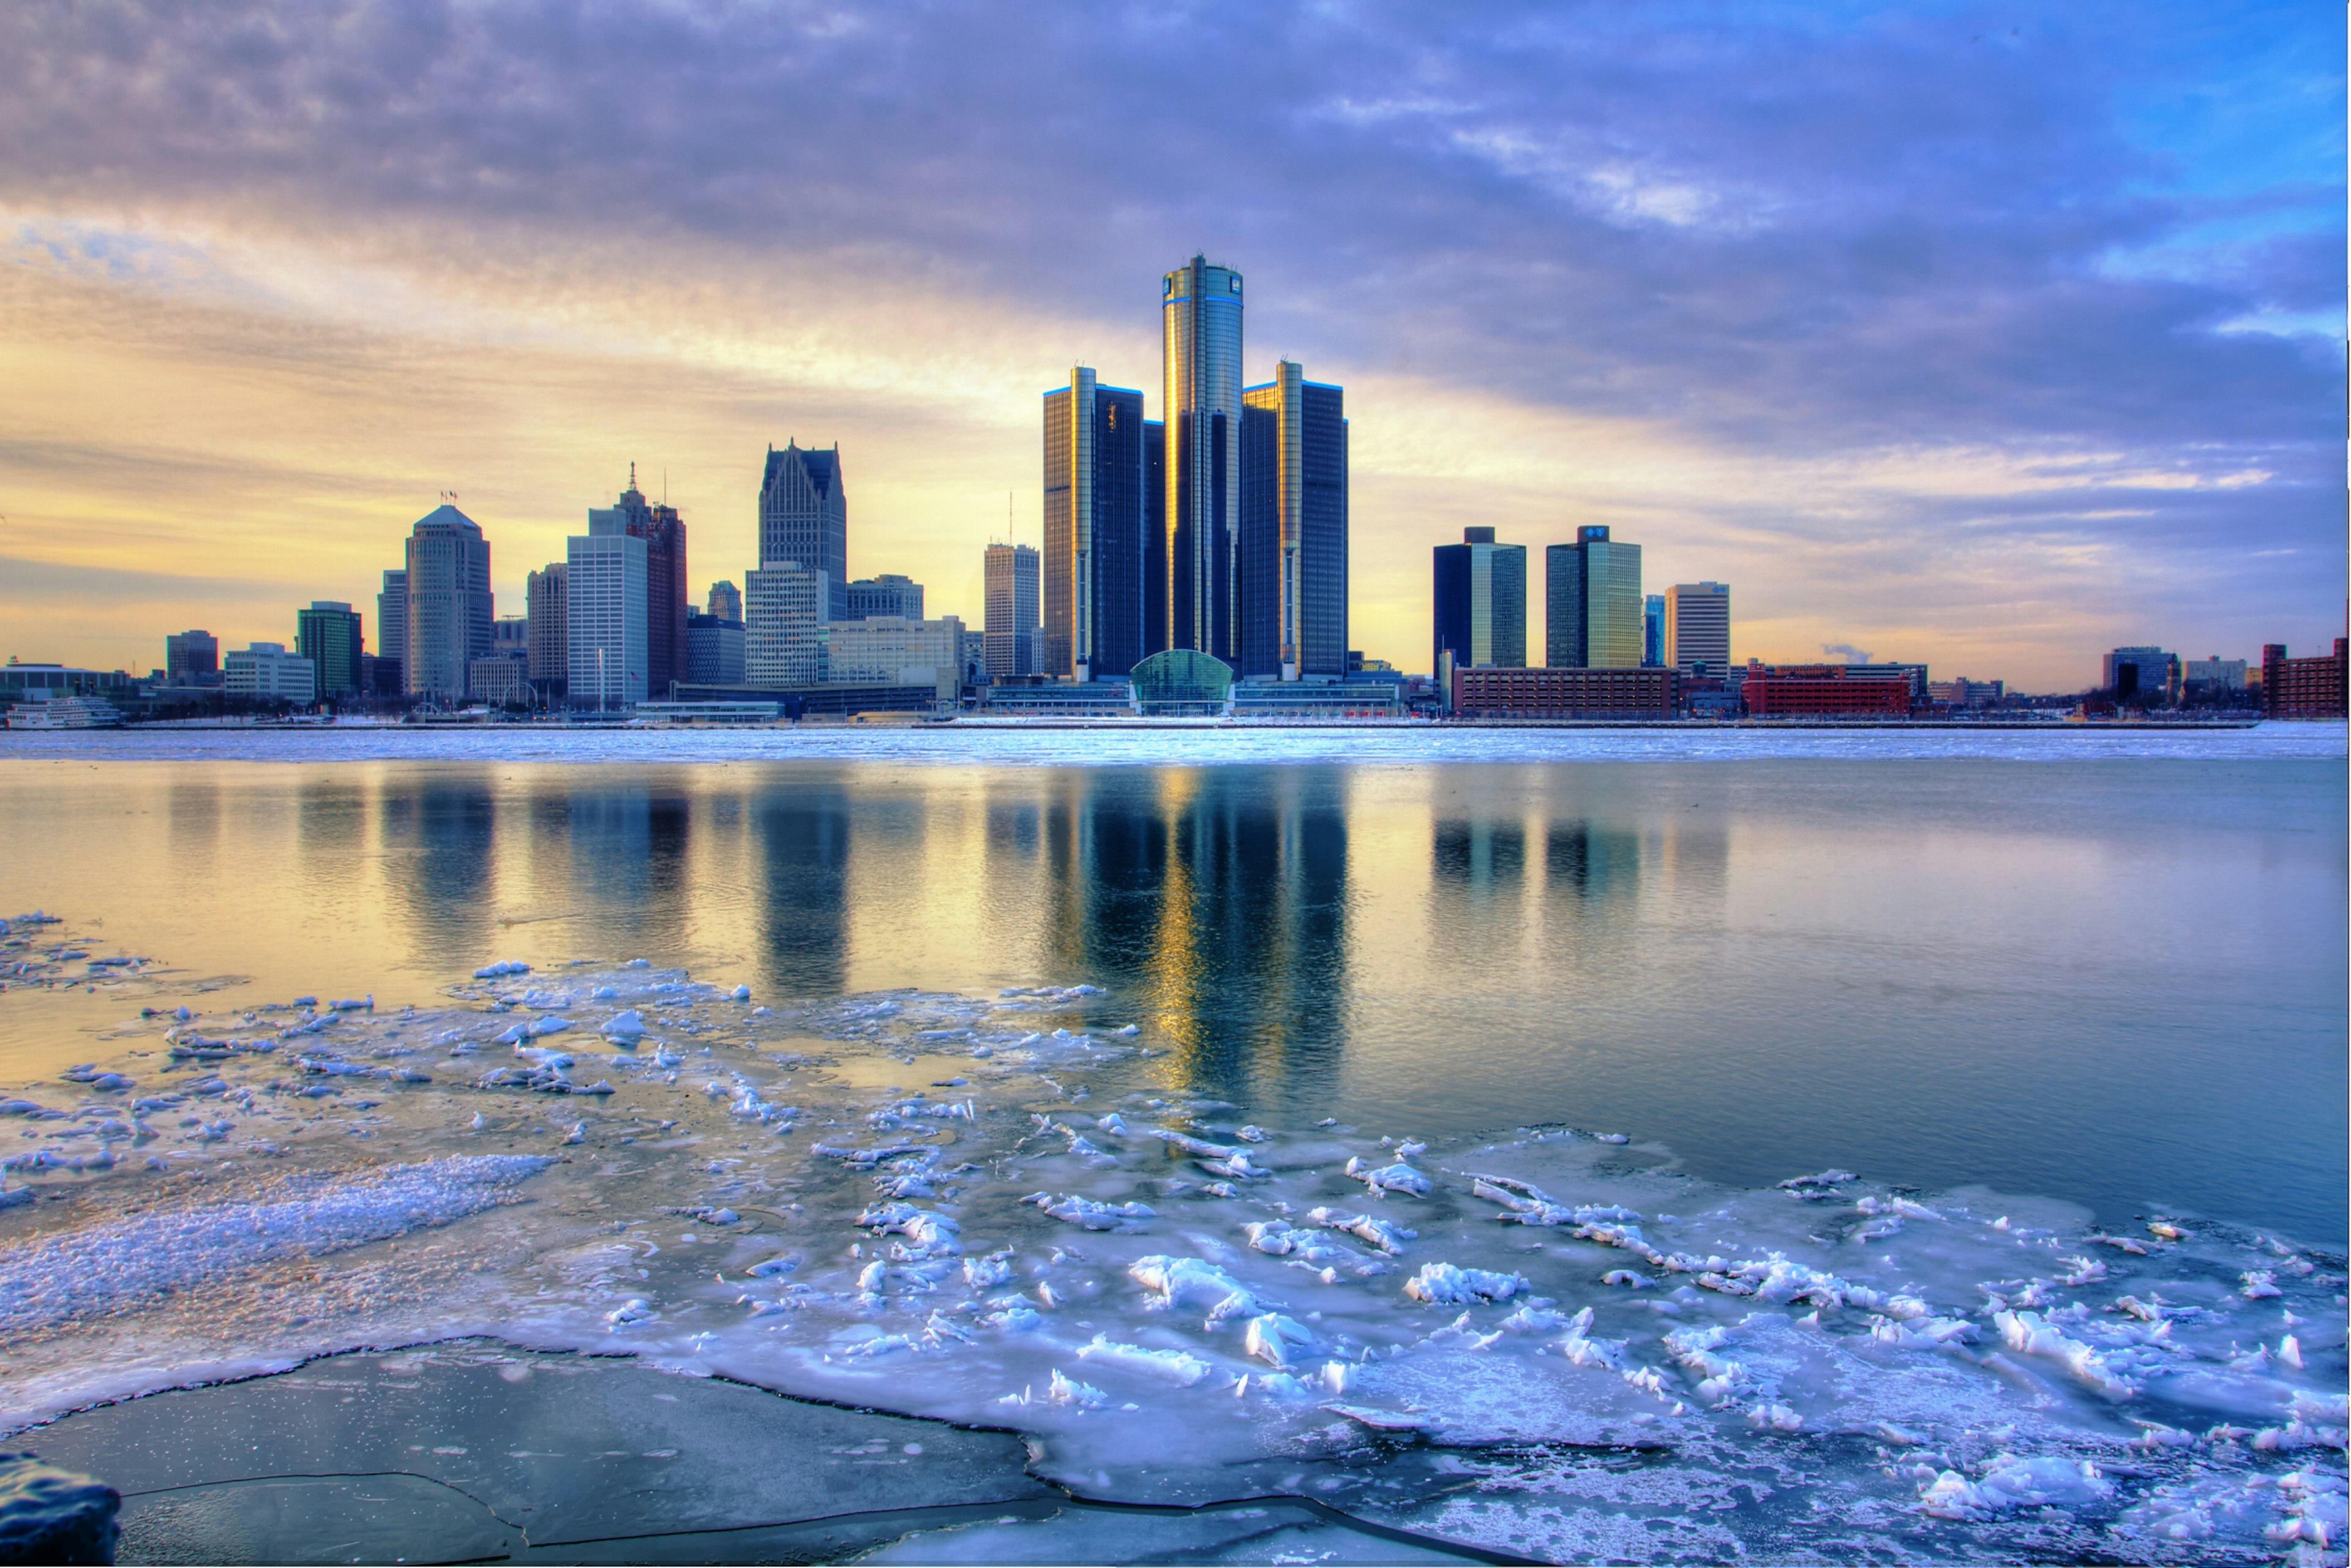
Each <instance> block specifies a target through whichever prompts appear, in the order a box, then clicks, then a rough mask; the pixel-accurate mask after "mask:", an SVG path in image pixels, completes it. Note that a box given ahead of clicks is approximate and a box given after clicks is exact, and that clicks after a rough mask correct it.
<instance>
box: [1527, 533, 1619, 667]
mask: <svg viewBox="0 0 2351 1568" xmlns="http://www.w3.org/2000/svg"><path fill="white" fill-rule="evenodd" d="M1543 611H1544V619H1545V624H1544V628H1543V663H1544V664H1549V665H1550V666H1551V667H1552V668H1553V669H1566V670H1637V669H1639V668H1640V667H1641V547H1640V546H1639V545H1628V544H1625V542H1624V541H1622V540H1621V539H1611V538H1609V537H1608V530H1607V529H1606V528H1578V529H1576V530H1575V542H1574V543H1573V544H1572V545H1552V547H1551V548H1550V549H1546V550H1545V551H1544V552H1543Z"/></svg>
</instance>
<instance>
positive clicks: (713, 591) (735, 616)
mask: <svg viewBox="0 0 2351 1568" xmlns="http://www.w3.org/2000/svg"><path fill="white" fill-rule="evenodd" d="M704 610H705V613H707V614H711V615H716V616H717V617H718V619H720V620H721V621H740V620H742V619H743V591H742V590H741V589H739V588H737V587H736V586H735V585H734V584H733V583H732V582H730V581H728V580H726V579H725V578H723V577H722V578H720V579H719V580H717V581H716V582H714V583H712V584H711V585H710V602H709V603H708V604H706V605H705V606H704Z"/></svg>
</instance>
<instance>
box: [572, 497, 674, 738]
mask: <svg viewBox="0 0 2351 1568" xmlns="http://www.w3.org/2000/svg"><path fill="white" fill-rule="evenodd" d="M607 509H608V510H610V511H611V512H613V513H615V514H616V515H618V516H619V517H620V518H621V524H622V531H623V532H625V533H628V534H629V535H631V536H632V537H633V538H641V539H643V540H644V541H645V606H644V613H645V689H646V691H648V692H650V693H652V694H653V695H655V696H666V695H669V688H670V685H671V684H672V683H673V682H675V681H682V680H684V678H685V612H686V611H687V609H688V608H689V606H688V604H687V602H686V587H685V519H684V518H683V517H679V516H678V513H677V508H676V507H671V506H668V505H665V504H664V503H661V502H653V501H648V500H646V499H645V497H644V496H643V493H642V492H640V491H639V490H638V488H637V465H635V464H633V463H632V464H630V465H629V487H628V488H627V489H625V490H623V491H622V492H621V495H620V498H619V499H618V500H616V501H614V502H613V503H612V505H611V507H609V508H607ZM589 516H590V517H591V518H592V517H595V516H596V514H595V513H594V512H592V511H591V512H590V514H589Z"/></svg>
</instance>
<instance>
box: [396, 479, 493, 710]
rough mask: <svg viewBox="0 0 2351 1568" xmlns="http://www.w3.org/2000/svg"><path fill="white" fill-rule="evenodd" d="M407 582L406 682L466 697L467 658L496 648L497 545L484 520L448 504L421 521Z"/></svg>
mask: <svg viewBox="0 0 2351 1568" xmlns="http://www.w3.org/2000/svg"><path fill="white" fill-rule="evenodd" d="M407 579H408V582H407V586H408V592H407V611H408V637H407V640H406V643H405V644H404V645H403V647H402V654H403V657H402V660H401V670H402V684H403V685H404V686H405V688H406V690H407V692H408V695H410V696H413V697H426V698H430V699H433V700H435V701H440V702H452V703H454V702H460V701H463V700H464V698H465V665H466V664H467V662H468V661H470V660H474V659H483V658H487V657H488V656H489V653H490V621H491V619H492V615H491V605H490V545H489V541H488V540H487V539H486V538H483V537H482V528H481V525H480V524H478V523H476V522H475V521H474V519H473V518H471V517H467V516H466V515H465V513H463V512H461V511H459V510H458V509H457V508H456V507H453V506H450V505H448V504H447V503H445V502H444V503H443V504H442V505H441V506H439V507H435V508H434V509H433V510H432V511H430V512H428V513H426V514H425V515H424V516H423V517H420V518H418V519H417V523H416V527H415V528H413V529H411V530H410V532H409V535H408V569H407ZM386 586H387V588H388V587H389V584H387V585H386Z"/></svg>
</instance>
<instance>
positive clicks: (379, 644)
mask: <svg viewBox="0 0 2351 1568" xmlns="http://www.w3.org/2000/svg"><path fill="white" fill-rule="evenodd" d="M375 643H376V647H375V656H376V657H377V658H379V659H389V660H391V661H392V663H393V664H398V665H400V666H402V668H405V667H406V666H407V664H408V573H407V572H406V571H405V570H402V569H401V568H399V567H394V568H392V570H389V571H387V572H385V573H384V574H383V591H382V592H381V593H379V594H377V595H376V596H375ZM401 689H402V691H405V690H407V686H406V684H405V682H403V683H402V687H401Z"/></svg>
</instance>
